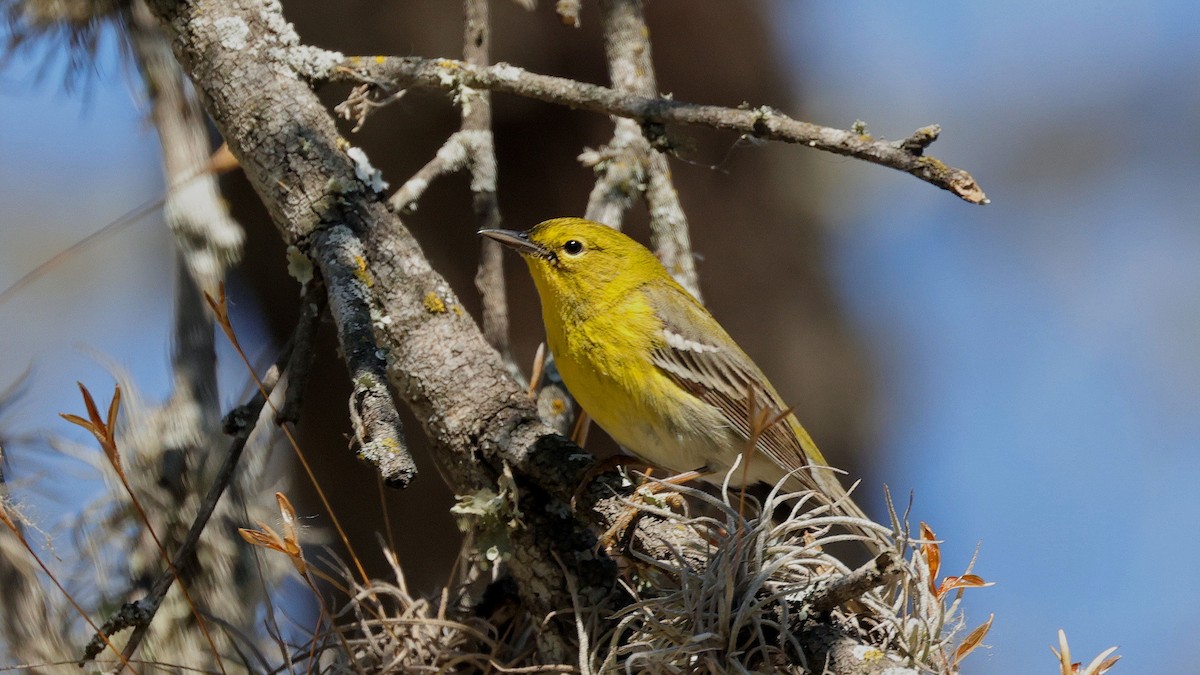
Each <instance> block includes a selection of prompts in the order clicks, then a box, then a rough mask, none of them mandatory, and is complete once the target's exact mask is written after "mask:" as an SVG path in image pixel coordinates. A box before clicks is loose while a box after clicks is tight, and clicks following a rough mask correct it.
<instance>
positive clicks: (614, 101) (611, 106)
mask: <svg viewBox="0 0 1200 675" xmlns="http://www.w3.org/2000/svg"><path fill="white" fill-rule="evenodd" d="M326 75H328V77H329V79H331V80H336V81H345V82H364V81H372V80H379V81H385V82H390V83H392V84H399V85H402V86H413V87H423V88H431V89H442V90H444V91H453V90H455V88H457V87H458V86H460V85H463V84H465V85H467V86H469V87H475V88H480V89H488V90H490V91H493V92H500V93H504V94H513V95H516V96H522V97H525V98H532V99H536V100H539V101H545V102H547V103H553V104H556V105H564V106H567V107H571V108H579V109H581V110H587V111H590V112H596V113H603V114H607V115H616V116H619V117H628V118H631V119H636V120H640V121H642V122H656V123H659V124H664V125H670V124H679V125H685V126H705V127H711V128H715V129H726V130H729V131H734V132H737V133H740V134H744V135H747V136H750V137H753V138H759V139H763V140H773V141H782V142H785V143H795V144H799V145H805V146H808V147H810V148H816V149H818V150H824V151H826V152H832V153H835V154H839V155H845V156H848V157H854V158H857V159H862V160H864V161H868V162H871V163H873V164H879V165H881V166H886V167H890V168H893V169H897V170H899V171H904V172H906V173H909V174H911V175H913V176H915V177H917V178H919V179H921V180H923V181H925V182H927V183H930V184H931V185H935V186H937V187H940V188H942V189H944V190H948V191H950V192H951V193H953V194H955V195H957V196H958V197H960V198H961V199H963V200H964V201H967V202H970V203H972V204H987V203H988V199H987V196H986V195H985V194H984V192H983V190H982V189H981V188H980V187H979V185H978V184H977V183H976V182H975V179H974V178H973V177H971V174H969V173H967V172H966V171H964V170H962V169H957V168H954V167H951V166H949V165H947V164H945V163H943V162H941V161H940V160H938V159H935V158H933V157H929V156H927V155H925V154H924V153H922V154H919V155H917V154H913V153H912V152H911V151H909V150H907V149H905V148H904V147H903V145H901V146H900V147H898V146H897V144H896V143H893V142H889V141H886V140H882V139H877V138H874V137H871V136H867V135H862V134H856V133H854V132H853V131H848V130H845V129H835V128H832V127H824V126H821V125H818V124H812V123H810V122H802V121H800V120H796V119H792V118H791V117H788V116H787V115H784V114H782V113H780V112H779V111H777V110H774V109H772V108H769V107H766V106H760V107H757V108H751V107H748V106H747V107H744V108H727V107H722V106H714V105H701V104H697V103H687V102H685V101H677V100H674V99H667V98H661V97H647V96H639V95H636V94H630V93H625V92H620V91H617V90H615V89H611V88H608V87H602V86H599V85H595V84H588V83H584V82H578V81H576V80H570V79H567V78H562V77H553V76H549V75H539V74H536V73H531V72H529V71H526V70H524V69H522V68H518V67H516V66H513V65H509V64H503V63H502V64H496V65H494V66H490V67H487V68H479V67H476V66H472V65H470V64H468V63H465V62H462V61H455V60H451V59H424V58H417V57H400V56H391V57H358V56H354V57H347V58H345V59H344V60H343V61H342V62H341V65H340V66H338V67H335V68H332V69H330V70H329V71H328V72H327V73H326Z"/></svg>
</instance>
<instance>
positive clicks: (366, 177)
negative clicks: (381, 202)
mask: <svg viewBox="0 0 1200 675" xmlns="http://www.w3.org/2000/svg"><path fill="white" fill-rule="evenodd" d="M346 155H348V156H349V157H350V159H352V160H354V175H355V176H357V177H358V179H359V180H360V181H362V182H364V183H366V184H367V187H369V188H371V190H372V191H374V192H375V193H376V194H378V193H381V192H383V191H384V190H386V189H388V182H387V181H386V180H384V179H383V172H382V171H380V170H379V169H376V168H375V167H374V166H372V165H371V160H370V159H367V153H366V152H364V151H363V149H362V148H357V147H353V146H351V147H350V148H348V149H347V150H346Z"/></svg>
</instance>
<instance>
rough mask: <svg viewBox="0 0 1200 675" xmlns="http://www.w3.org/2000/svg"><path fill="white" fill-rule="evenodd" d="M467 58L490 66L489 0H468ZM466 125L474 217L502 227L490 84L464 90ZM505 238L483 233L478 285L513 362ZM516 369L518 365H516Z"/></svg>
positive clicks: (491, 337) (498, 343) (494, 334)
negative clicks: (500, 239)
mask: <svg viewBox="0 0 1200 675" xmlns="http://www.w3.org/2000/svg"><path fill="white" fill-rule="evenodd" d="M463 13H464V15H465V20H464V21H463V59H464V60H465V61H466V62H467V63H470V64H472V65H475V66H481V67H487V65H488V60H489V59H490V56H489V51H490V49H491V42H492V37H491V35H492V34H491V28H490V19H489V17H488V0H463ZM461 98H462V130H463V131H464V132H466V133H473V134H474V138H475V143H474V144H473V146H472V147H471V148H470V150H471V160H470V161H469V162H468V165H469V166H470V168H471V192H472V193H473V194H474V198H473V204H474V207H475V222H476V224H477V225H478V226H479V229H481V230H483V229H494V228H498V227H500V223H501V218H500V203H499V201H498V200H497V199H496V182H497V181H496V147H495V141H494V137H493V134H492V98H491V93H490V92H488V91H486V90H472V91H469V92H467V91H464V92H463V95H462V97H461ZM502 248H503V247H502V246H501V245H500V242H498V241H494V240H492V239H488V238H486V237H484V238H483V241H482V249H481V251H480V255H479V271H478V272H477V273H476V274H475V288H477V289H479V298H480V300H481V301H482V304H483V335H484V337H485V338H487V341H488V344H490V345H491V346H492V347H494V348H495V349H496V351H498V352H500V355H501V356H503V357H504V361H505V363H509V364H511V363H513V359H512V352H511V350H510V349H509V341H508V297H507V295H506V293H505V290H504V252H503V250H502ZM513 370H514V371H516V368H513Z"/></svg>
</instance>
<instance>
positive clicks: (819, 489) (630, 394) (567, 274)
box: [480, 218, 878, 549]
mask: <svg viewBox="0 0 1200 675" xmlns="http://www.w3.org/2000/svg"><path fill="white" fill-rule="evenodd" d="M480 234H482V235H484V236H487V237H490V238H492V239H495V240H496V241H499V242H501V243H503V244H506V245H508V246H510V247H512V248H513V249H515V250H516V251H517V252H518V253H520V254H521V257H522V258H524V259H525V262H526V263H527V264H528V266H529V272H530V274H532V275H533V282H534V285H535V286H537V291H538V295H539V296H540V298H541V302H542V319H543V321H544V322H545V324H546V341H547V343H548V344H549V346H550V351H551V353H552V354H554V360H555V363H556V364H557V366H558V370H559V373H560V374H561V375H562V379H563V382H564V383H565V384H566V386H567V389H568V390H570V392H571V394H572V395H573V396H574V397H575V399H576V400H577V401H578V402H579V405H580V406H582V407H583V409H584V411H586V412H587V414H588V415H589V416H590V417H591V418H592V419H593V420H594V421H595V422H596V423H597V424H599V425H600V427H601V428H602V429H604V431H606V432H607V433H608V434H609V435H610V436H612V438H613V439H614V440H616V441H617V443H619V444H621V445H622V446H623V447H624V448H625V449H627V450H628V451H630V452H632V453H633V454H635V455H637V456H638V457H640V458H642V459H644V460H646V461H647V462H650V463H651V464H655V465H658V466H660V467H662V468H664V469H668V470H670V471H674V472H688V471H697V472H698V473H700V474H701V476H700V477H701V478H703V479H705V480H708V481H710V482H716V483H720V482H721V481H723V480H724V479H725V476H726V473H727V472H728V471H729V470H730V468H731V467H733V464H734V462H735V460H736V459H737V458H738V456H739V455H741V454H742V453H743V452H745V451H746V450H747V448H748V446H749V442H748V441H749V438H750V436H751V434H752V419H759V418H766V419H773V420H777V423H775V424H772V425H771V426H770V427H768V428H767V429H765V430H756V431H758V432H759V433H758V434H757V443H756V445H755V450H754V452H752V453H749V455H750V456H749V462H748V464H744V465H743V466H742V467H740V468H739V469H738V470H737V471H735V472H733V473H732V475H731V482H732V483H733V484H734V485H740V484H742V483H743V480H742V477H743V476H745V481H744V482H745V483H747V484H754V483H758V482H765V483H768V484H772V485H773V484H775V483H778V482H779V481H781V480H783V479H784V478H785V476H786V477H788V480H789V488H797V487H803V488H806V489H809V490H812V491H814V492H815V493H817V495H818V496H819V497H820V498H821V500H822V501H824V502H825V503H826V504H829V505H831V506H832V508H833V509H834V511H835V512H838V513H840V514H842V515H844V516H849V517H851V518H861V519H864V520H867V517H866V515H865V514H864V513H863V512H862V510H861V509H859V508H858V506H857V505H856V504H855V503H854V502H853V501H852V500H851V499H850V497H849V496H848V495H847V494H846V491H845V489H843V487H842V485H841V483H840V482H839V481H838V478H837V476H836V475H835V473H834V471H833V470H831V469H830V468H829V467H828V464H827V463H826V461H825V458H824V457H822V456H821V453H820V451H819V450H817V446H816V444H815V443H813V440H812V438H810V437H809V435H808V432H807V431H805V430H804V427H802V426H800V423H799V422H798V421H797V420H796V417H795V416H794V415H792V414H791V413H790V412H785V411H788V408H787V406H786V405H785V404H784V403H783V401H782V399H781V398H780V396H779V394H778V393H776V391H775V388H774V387H772V386H771V383H770V382H769V381H767V378H766V376H764V375H763V373H762V371H761V370H759V368H758V366H756V365H755V364H754V361H752V360H751V359H750V357H749V356H747V355H746V353H745V352H743V351H742V350H741V348H740V347H738V345H737V343H736V342H734V341H733V338H731V337H729V334H728V333H726V332H725V329H724V328H722V327H721V325H720V324H719V323H717V320H716V319H714V318H713V317H712V315H711V314H709V312H708V310H707V309H705V308H704V306H703V305H701V304H700V302H699V301H698V300H696V299H695V298H694V297H693V296H692V295H691V294H690V293H688V292H687V290H685V289H684V288H683V287H682V286H680V285H679V284H678V283H676V282H675V280H674V279H672V278H671V275H670V274H669V273H668V272H667V270H666V269H665V268H664V267H663V266H662V264H661V263H660V262H659V261H658V258H656V257H655V256H654V254H653V253H652V252H650V250H649V249H647V248H646V247H644V246H642V245H641V244H639V243H637V242H636V241H634V240H633V239H630V238H629V237H627V236H626V235H624V234H622V233H620V232H618V231H616V230H614V229H612V228H610V227H607V226H605V225H601V224H599V223H594V222H591V221H588V220H583V219H581V218H556V219H554V220H547V221H545V222H543V223H540V224H538V225H536V226H535V227H534V228H533V229H531V230H529V231H528V232H515V231H510V230H482V231H480ZM743 462H745V459H743ZM851 529H853V530H854V531H856V532H858V533H859V534H861V535H863V536H864V537H865V538H866V539H867V540H868V541H867V542H866V543H867V544H868V546H869V547H870V548H872V549H877V548H878V546H877V541H876V535H875V534H874V533H873V532H872V531H871V530H869V529H867V528H865V527H855V526H852V527H851Z"/></svg>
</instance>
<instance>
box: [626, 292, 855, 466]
mask: <svg viewBox="0 0 1200 675" xmlns="http://www.w3.org/2000/svg"><path fill="white" fill-rule="evenodd" d="M648 293H649V301H650V303H651V305H652V307H653V308H654V310H655V311H656V313H657V314H658V316H659V318H660V319H662V324H663V326H662V332H663V334H662V340H661V342H660V343H659V344H658V345H657V346H656V348H655V349H654V351H653V353H652V356H651V358H652V361H653V362H654V365H655V366H657V367H658V368H659V370H661V371H662V372H663V373H664V374H665V375H667V377H669V378H671V380H673V381H674V382H675V383H676V384H678V385H679V386H680V387H682V388H683V389H684V390H685V391H687V392H688V393H690V394H692V395H693V396H695V397H696V398H699V399H700V400H702V401H704V402H705V403H708V404H709V405H712V406H714V407H716V408H717V409H718V410H719V411H720V412H721V414H722V416H724V417H725V419H726V420H727V421H728V422H729V425H730V427H732V428H733V429H735V430H737V432H738V434H739V435H741V436H742V438H744V439H747V441H748V440H749V438H750V436H751V433H752V429H754V428H755V427H757V429H755V430H756V431H757V434H758V442H757V447H756V452H759V453H762V454H763V455H765V456H766V457H767V458H769V459H770V460H771V461H773V462H774V463H775V464H776V465H778V466H779V468H780V469H782V470H783V471H785V472H793V475H795V476H796V477H797V478H798V479H799V480H800V481H801V482H803V483H805V485H806V486H807V487H810V488H813V489H817V488H818V486H817V485H816V484H814V483H813V481H812V480H811V472H810V471H804V470H802V469H803V468H804V467H806V466H808V465H810V464H812V463H813V462H814V460H815V462H816V463H818V464H824V460H823V458H821V456H820V453H818V452H816V446H815V445H813V446H812V451H813V452H812V453H811V454H810V453H808V452H806V450H807V448H805V447H804V443H803V442H802V441H801V439H800V437H799V436H798V435H797V433H796V432H795V431H794V430H793V424H794V423H795V422H794V418H792V416H791V415H790V414H788V413H787V412H786V411H787V408H786V406H785V405H784V404H783V402H782V401H781V400H780V398H779V395H778V394H776V393H775V390H774V388H772V387H771V385H770V383H769V382H768V381H767V379H766V377H764V376H763V374H762V371H760V370H759V369H758V366H756V365H754V362H753V361H751V360H750V357H749V356H746V354H745V352H743V351H742V350H741V348H740V347H738V346H737V343H735V342H734V341H733V338H731V337H729V335H728V333H726V332H725V330H724V329H723V328H721V326H720V324H718V323H717V321H716V319H714V318H713V317H712V315H710V314H709V313H708V310H706V309H704V308H703V307H702V306H701V305H700V304H699V303H698V302H697V301H696V300H695V299H693V298H692V296H691V295H689V294H687V293H686V291H684V290H683V289H682V288H675V287H665V288H661V289H658V290H652V291H648ZM671 296H675V297H671ZM766 422H773V423H771V424H769V426H766V425H765V423H766ZM796 426H799V425H798V424H797V425H796ZM764 427H765V428H764ZM800 433H804V431H803V429H801V430H800ZM804 435H805V438H807V434H804ZM835 480H836V479H835Z"/></svg>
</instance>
